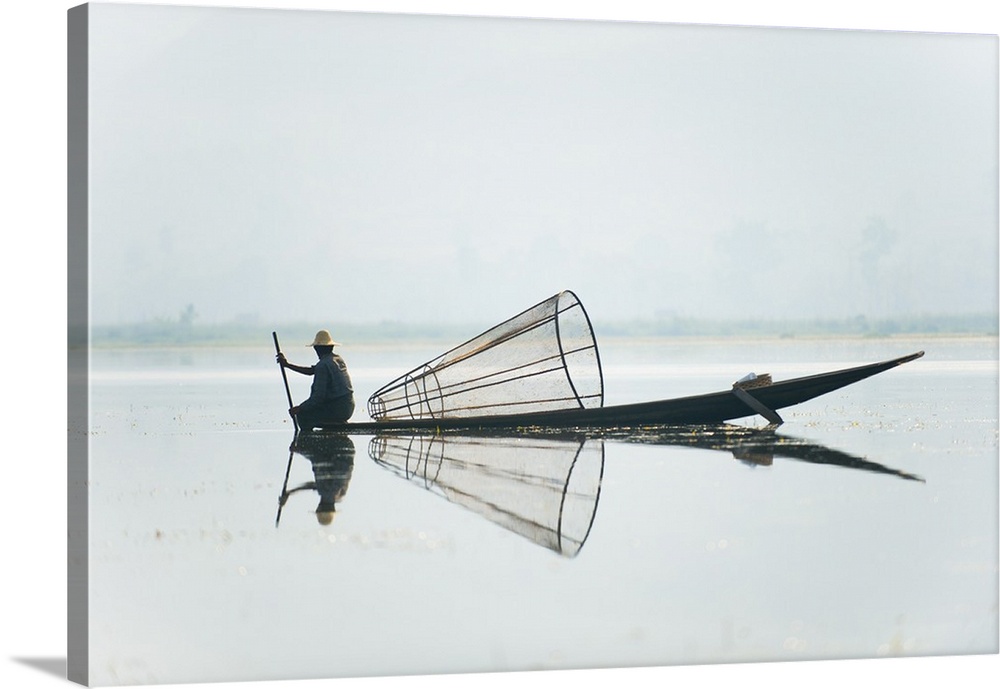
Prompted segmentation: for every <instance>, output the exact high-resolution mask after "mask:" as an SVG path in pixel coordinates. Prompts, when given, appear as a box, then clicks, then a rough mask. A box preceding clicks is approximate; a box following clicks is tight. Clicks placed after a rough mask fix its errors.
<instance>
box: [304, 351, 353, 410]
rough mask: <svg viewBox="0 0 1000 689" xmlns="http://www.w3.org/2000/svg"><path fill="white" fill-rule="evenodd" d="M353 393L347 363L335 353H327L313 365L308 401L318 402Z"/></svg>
mask: <svg viewBox="0 0 1000 689" xmlns="http://www.w3.org/2000/svg"><path fill="white" fill-rule="evenodd" d="M353 393H354V388H353V387H352V385H351V376H350V374H348V373H347V364H345V363H344V360H343V359H341V358H340V356H339V355H337V354H333V353H331V354H328V355H326V356H324V357H323V358H321V359H320V360H319V361H317V362H316V365H315V366H313V382H312V388H311V389H310V391H309V402H311V403H312V404H319V403H322V402H329V401H330V400H334V399H337V398H339V397H344V396H345V395H350V394H353Z"/></svg>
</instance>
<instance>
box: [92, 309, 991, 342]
mask: <svg viewBox="0 0 1000 689" xmlns="http://www.w3.org/2000/svg"><path fill="white" fill-rule="evenodd" d="M489 326H490V324H484V323H465V324H415V323H402V322H398V321H391V322H390V321H385V322H381V323H355V324H351V323H343V324H339V325H337V327H336V334H335V337H336V339H337V340H338V341H341V342H344V343H351V344H360V343H366V344H378V343H382V342H398V341H401V340H405V341H409V342H450V343H458V342H464V341H465V340H467V339H469V338H470V337H472V336H473V335H475V334H477V333H479V332H482V331H483V330H485V329H486V328H488V327H489ZM320 327H329V325H328V324H326V323H291V324H289V323H285V324H275V325H274V326H273V327H262V326H261V325H260V324H255V323H245V322H233V323H219V324H206V323H196V322H194V319H193V318H187V319H183V318H182V319H177V320H157V321H151V322H145V323H133V324H122V325H101V326H96V325H95V326H92V327H91V343H92V344H93V345H94V346H104V347H116V346H135V345H144V346H148V345H253V344H265V343H269V342H270V339H271V330H277V332H278V335H279V336H280V337H281V341H282V342H283V343H284V342H299V341H302V342H308V341H310V340H311V339H312V337H313V335H314V334H315V331H316V329H317V328H320ZM595 330H596V332H597V336H598V339H600V338H601V337H783V338H794V337H823V336H828V337H844V336H847V337H890V336H893V335H962V336H970V335H976V336H996V335H997V334H998V330H1000V327H998V318H997V315H996V314H985V313H984V314H974V315H960V316H956V315H944V316H935V315H921V316H907V317H899V318H885V319H868V318H865V317H864V316H857V317H854V318H845V319H802V320H753V319H745V320H712V319H698V318H687V317H676V316H671V317H664V318H657V319H647V320H631V321H618V322H610V323H604V324H595Z"/></svg>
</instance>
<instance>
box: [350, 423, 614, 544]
mask: <svg viewBox="0 0 1000 689" xmlns="http://www.w3.org/2000/svg"><path fill="white" fill-rule="evenodd" d="M368 453H369V455H370V456H371V458H372V459H373V460H375V461H376V462H377V463H379V464H380V465H382V466H383V467H385V468H387V469H389V470H391V471H393V472H394V473H395V474H397V475H398V476H401V477H403V478H405V479H407V480H409V481H412V482H414V483H416V484H417V485H419V486H421V487H422V488H425V489H426V490H429V491H431V492H433V493H437V494H438V495H440V496H442V497H444V498H446V499H447V500H448V501H450V502H452V503H455V504H458V505H461V506H462V507H464V508H466V509H468V510H471V511H472V512H474V513H476V514H478V515H480V516H482V517H484V518H486V519H488V520H489V521H491V522H493V523H494V524H497V525H499V526H501V527H503V528H504V529H507V530H508V531H511V532H513V533H516V534H518V535H520V536H523V537H525V538H528V539H529V540H531V541H533V542H534V543H537V544H538V545H541V546H544V547H546V548H548V549H550V550H553V551H555V552H557V553H560V554H562V555H565V556H567V557H573V556H574V555H576V554H577V553H578V552H579V550H580V548H582V547H583V544H584V542H585V541H586V540H587V535H588V534H589V533H590V527H591V524H593V521H594V515H595V514H596V512H597V501H598V499H599V497H600V492H601V479H602V476H603V474H604V442H603V441H602V440H599V439H597V440H594V439H591V440H587V439H581V440H573V441H566V440H555V439H543V438H530V439H529V438H519V439H516V440H512V439H510V438H499V437H496V438H495V437H461V436H446V435H434V436H430V435H413V436H389V435H380V436H376V437H375V438H373V439H372V441H371V443H370V444H369V446H368Z"/></svg>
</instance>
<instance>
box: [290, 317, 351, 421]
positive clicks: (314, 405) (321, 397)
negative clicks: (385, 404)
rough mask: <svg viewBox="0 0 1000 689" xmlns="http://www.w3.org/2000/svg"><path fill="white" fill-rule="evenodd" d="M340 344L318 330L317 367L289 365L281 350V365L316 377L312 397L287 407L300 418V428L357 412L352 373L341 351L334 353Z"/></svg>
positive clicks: (337, 419) (340, 419)
mask: <svg viewBox="0 0 1000 689" xmlns="http://www.w3.org/2000/svg"><path fill="white" fill-rule="evenodd" d="M337 344H339V343H337V342H334V341H333V339H332V338H331V337H330V333H329V332H328V331H326V330H320V331H319V332H318V333H316V337H315V338H314V339H313V342H312V345H311V346H312V348H313V349H314V350H315V351H316V356H317V357H319V361H317V362H316V364H315V365H314V366H297V365H295V364H290V363H288V362H287V361H286V360H285V355H284V354H282V353H281V352H278V356H277V359H278V363H279V364H281V365H282V367H284V368H290V369H292V370H293V371H295V372H296V373H301V374H303V375H307V376H313V383H312V389H311V390H310V392H309V399H307V400H305V401H304V402H303V403H302V404H300V405H299V406H297V407H292V408H291V409H289V410H288V412H289V413H290V414H292V416H293V417H294V418H295V419H296V420H297V421H298V426H299V430H301V431H305V432H309V431H311V430H312V429H313V428H315V427H316V426H318V425H320V424H321V423H322V422H324V421H335V422H343V421H347V420H348V419H349V418H351V414H353V413H354V388H353V387H352V386H351V376H350V374H348V373H347V364H345V363H344V360H343V359H342V358H340V356H339V355H338V354H334V353H333V348H334V346H335V345H337Z"/></svg>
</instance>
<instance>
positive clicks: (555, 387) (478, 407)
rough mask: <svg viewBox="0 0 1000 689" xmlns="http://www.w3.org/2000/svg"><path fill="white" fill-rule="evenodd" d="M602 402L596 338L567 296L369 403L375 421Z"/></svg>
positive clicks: (492, 332)
mask: <svg viewBox="0 0 1000 689" xmlns="http://www.w3.org/2000/svg"><path fill="white" fill-rule="evenodd" d="M603 403H604V379H603V376H602V374H601V360H600V356H599V355H598V352H597V341H596V340H595V339H594V332H593V329H592V328H591V325H590V319H589V318H588V316H587V313H586V311H584V309H583V304H581V303H580V300H579V299H577V297H576V295H575V294H573V293H572V292H569V291H565V292H560V293H559V294H557V295H555V296H553V297H551V298H549V299H546V300H545V301H543V302H541V303H540V304H536V305H535V306H533V307H531V308H530V309H528V310H526V311H524V312H522V313H520V314H518V315H517V316H514V317H513V318H511V319H509V320H507V321H504V322H503V323H501V324H499V325H497V326H494V327H493V328H490V329H489V330H487V331H486V332H484V333H482V334H481V335H478V336H477V337H474V338H473V339H471V340H469V341H468V342H466V343H464V344H461V345H459V346H458V347H455V348H454V349H452V350H450V351H448V352H445V353H444V354H442V355H441V356H439V357H438V358H436V359H434V360H432V361H428V362H427V363H425V364H423V365H421V366H418V367H417V368H415V369H413V370H412V371H410V372H409V373H406V374H405V375H403V376H400V377H399V378H397V379H396V380H394V381H392V382H391V383H389V384H388V385H386V386H384V387H383V388H381V389H380V390H378V391H376V392H375V393H374V394H373V395H372V396H371V397H370V398H369V399H368V413H369V414H370V415H371V417H372V418H373V419H375V420H382V419H385V420H395V419H404V420H405V419H433V418H444V417H451V418H455V417H458V418H462V417H473V416H495V415H502V414H522V413H532V412H546V411H555V410H558V409H584V408H586V409H589V408H594V407H600V406H602V405H603Z"/></svg>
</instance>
